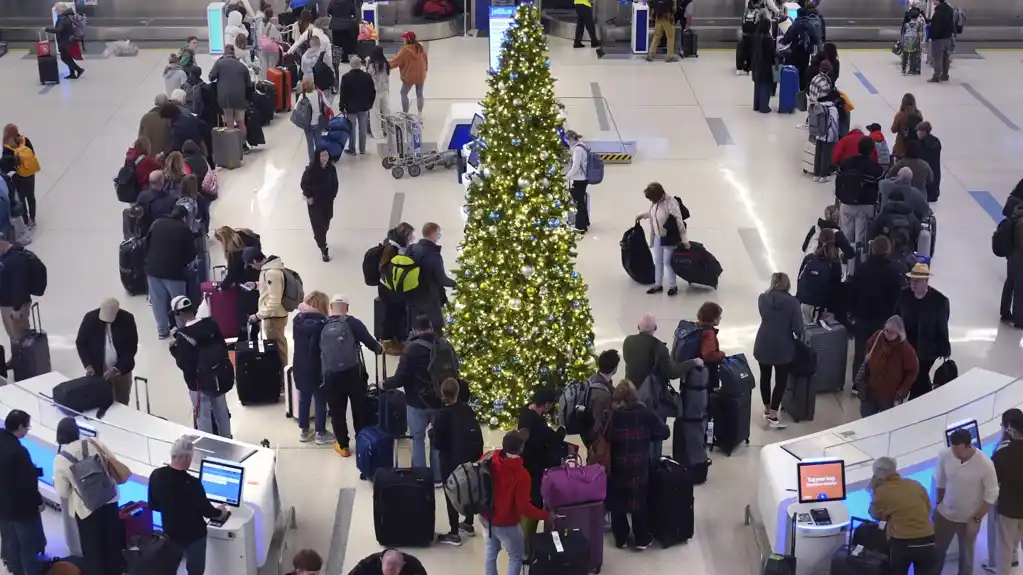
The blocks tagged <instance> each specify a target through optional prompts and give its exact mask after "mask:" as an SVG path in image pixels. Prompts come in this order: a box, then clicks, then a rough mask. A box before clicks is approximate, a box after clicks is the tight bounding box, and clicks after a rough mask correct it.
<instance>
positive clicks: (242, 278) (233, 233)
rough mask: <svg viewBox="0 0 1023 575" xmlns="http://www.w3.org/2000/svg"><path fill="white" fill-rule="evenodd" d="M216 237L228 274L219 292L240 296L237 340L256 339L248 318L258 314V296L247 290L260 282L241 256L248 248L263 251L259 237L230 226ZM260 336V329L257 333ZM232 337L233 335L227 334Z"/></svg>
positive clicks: (257, 272)
mask: <svg viewBox="0 0 1023 575" xmlns="http://www.w3.org/2000/svg"><path fill="white" fill-rule="evenodd" d="M213 237H214V238H216V240H217V241H218V242H220V245H221V247H222V248H223V250H224V261H225V262H226V263H227V273H226V274H224V277H223V278H218V279H220V284H219V285H218V286H217V289H220V290H231V289H233V290H236V291H237V292H238V337H239V338H241V339H248V338H249V337H255V334H251V335H250V331H252V330H250V329H249V316H250V315H252V314H254V313H256V310H257V309H258V308H259V292H258V291H257V290H254V289H245V288H244V287H242V286H243V285H245V284H250V285H256V282H258V281H259V270H255V269H253V268H250V267H249V266H247V265H245V262H244V261H243V260H242V253H243V252H244V251H245V248H256V249H257V250H259V249H262V246H261V244H260V241H259V234H257V233H256V232H254V231H252V230H250V229H248V228H238V229H234V228H231V227H228V226H221V227H219V228H217V230H216V231H215V232H213ZM256 331H257V332H258V329H256ZM224 335H225V337H231V334H224Z"/></svg>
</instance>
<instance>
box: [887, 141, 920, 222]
mask: <svg viewBox="0 0 1023 575" xmlns="http://www.w3.org/2000/svg"><path fill="white" fill-rule="evenodd" d="M915 143H916V142H910V144H911V145H912V144H915ZM904 162H905V160H902V161H900V162H899V163H898V164H896V165H895V166H894V167H892V173H893V174H895V177H894V178H887V179H884V180H881V185H880V192H881V202H880V203H881V209H882V210H884V208H885V206H887V205H888V202H889V200H890V199H891V196H892V192H895V191H896V190H897V191H898V193H899V195H901V196H902V201H904V202H906V205H908V206H909V207H910V209H912V210H913V215H915V216H916V218H917V219H919V220H924V219H926V218H927V216H929V215H931V206H930V205H929V204H928V203H927V196H926V195H924V192H922V191H921V190H920V189H918V188H917V187H916V186H914V185H913V170H912V168H910V167H908V166H905V165H903V166H902V167H899V165H900V164H904Z"/></svg>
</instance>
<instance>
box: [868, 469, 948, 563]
mask: <svg viewBox="0 0 1023 575" xmlns="http://www.w3.org/2000/svg"><path fill="white" fill-rule="evenodd" d="M898 469H899V466H898V463H897V462H896V461H895V459H893V458H891V457H878V458H877V459H875V460H874V475H873V477H871V478H870V485H869V487H868V488H867V489H868V491H869V492H870V511H869V513H870V516H871V517H872V518H874V519H875V520H877V521H886V522H887V523H888V527H887V529H888V546H889V548H890V549H891V562H892V574H893V575H909V568H910V567H911V566H912V567H913V572H914V573H919V574H921V575H930V574H932V573H933V571H934V569H935V568H936V567H938V566H939V563H938V562H937V560H938V558H937V557H936V556H935V549H934V525H933V524H932V523H931V498H930V496H928V495H927V490H926V489H924V486H923V485H920V484H919V483H917V482H916V481H914V480H912V479H908V478H905V477H902V476H901V475H899V471H898Z"/></svg>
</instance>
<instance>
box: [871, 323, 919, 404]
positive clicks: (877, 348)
mask: <svg viewBox="0 0 1023 575" xmlns="http://www.w3.org/2000/svg"><path fill="white" fill-rule="evenodd" d="M867 349H868V350H869V351H867V355H866V358H865V359H864V361H866V362H867V366H868V371H867V380H866V381H865V382H863V386H864V389H862V390H861V396H860V416H862V417H869V416H871V415H874V414H875V413H878V412H881V411H885V410H888V409H891V408H892V407H895V404H896V403H897V402H900V401H903V400H905V399H906V397H908V396H909V390H910V389H911V388H912V387H913V382H914V381H916V376H917V372H918V371H919V370H920V362H919V361H918V360H917V358H916V352H915V351H914V350H913V346H912V345H910V344H909V342H907V341H906V326H905V324H904V323H903V322H902V318H901V317H899V316H897V315H893V316H892V317H890V318H888V321H887V322H885V324H884V327H883V328H882V329H880V330H878V331H877V332H875V333H874V335H873V336H871V337H870V339H868V340H867Z"/></svg>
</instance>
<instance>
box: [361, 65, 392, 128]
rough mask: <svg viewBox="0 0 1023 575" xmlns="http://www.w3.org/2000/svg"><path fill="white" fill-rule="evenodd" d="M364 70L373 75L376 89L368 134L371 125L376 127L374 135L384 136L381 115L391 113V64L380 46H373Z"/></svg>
mask: <svg viewBox="0 0 1023 575" xmlns="http://www.w3.org/2000/svg"><path fill="white" fill-rule="evenodd" d="M366 71H367V72H369V75H370V76H372V77H373V86H374V87H375V88H376V90H377V97H376V99H375V100H374V101H373V111H372V113H371V114H370V120H369V135H370V136H371V137H373V129H374V128H373V126H377V128H376V130H377V131H376V134H377V136H376V137H380V138H383V137H386V135H387V134H385V133H384V127H383V116H390V115H391V65H390V63H388V61H387V56H384V49H383V47H381V46H377V47H376V48H373V52H371V53H370V55H369V63H368V64H366Z"/></svg>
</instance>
